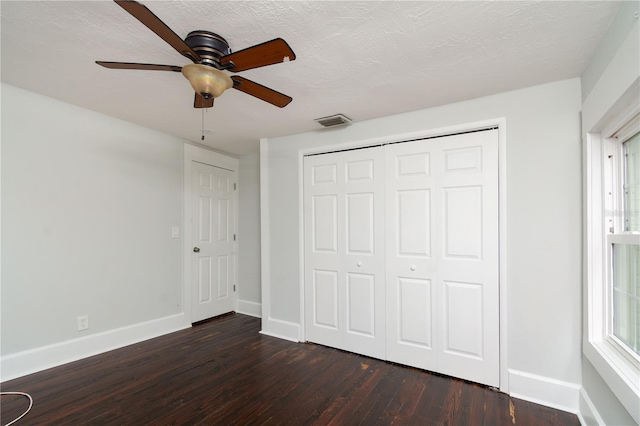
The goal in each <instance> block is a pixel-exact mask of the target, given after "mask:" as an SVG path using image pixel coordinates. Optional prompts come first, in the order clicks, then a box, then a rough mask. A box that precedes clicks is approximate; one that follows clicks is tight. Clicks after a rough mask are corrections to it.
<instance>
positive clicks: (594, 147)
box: [583, 102, 640, 423]
mask: <svg viewBox="0 0 640 426" xmlns="http://www.w3.org/2000/svg"><path fill="white" fill-rule="evenodd" d="M617 112H618V113H617V114H615V115H614V116H613V118H608V119H607V120H604V124H603V125H602V126H599V128H598V129H596V130H599V131H596V132H592V133H587V135H586V138H587V140H586V141H585V142H586V143H585V153H584V155H585V169H584V170H585V171H584V173H585V230H586V232H585V243H584V244H585V277H586V315H585V338H584V340H583V352H584V354H585V356H586V358H587V359H588V360H589V361H590V362H591V363H592V364H593V366H594V367H595V368H596V370H597V371H598V373H599V374H600V375H601V376H602V377H603V379H604V380H605V381H606V382H607V384H608V385H609V387H610V388H611V389H612V391H613V392H614V394H615V395H616V397H617V398H618V399H619V400H620V402H621V403H622V405H623V406H624V407H625V408H626V409H627V411H629V413H630V414H631V416H632V417H633V418H634V419H635V420H636V421H637V422H639V423H640V357H638V356H637V354H635V353H634V352H633V351H631V350H630V349H629V348H628V347H627V345H625V344H624V343H622V342H621V341H620V340H619V339H618V338H616V337H615V336H613V321H612V312H611V310H612V309H613V308H612V303H611V302H612V284H613V283H612V276H613V269H612V268H613V265H612V260H613V258H612V251H613V244H620V243H623V244H624V243H631V244H634V245H635V244H640V234H631V233H625V232H624V217H623V216H624V215H623V214H622V213H623V211H624V210H623V207H624V205H623V203H624V199H623V193H622V191H623V190H622V183H623V179H624V176H623V175H622V172H623V170H624V168H623V160H624V158H623V146H622V144H623V142H624V141H625V140H626V139H628V138H629V137H631V136H633V134H635V132H637V131H638V130H640V129H639V128H640V117H639V114H640V107H639V106H638V105H637V103H633V102H632V103H626V107H625V108H622V111H620V110H618V111H617Z"/></svg>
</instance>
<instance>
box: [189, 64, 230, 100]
mask: <svg viewBox="0 0 640 426" xmlns="http://www.w3.org/2000/svg"><path fill="white" fill-rule="evenodd" d="M182 74H183V75H184V76H185V77H186V78H187V80H189V83H191V87H193V90H195V91H196V93H199V94H200V95H202V97H204V98H205V99H209V98H217V97H218V96H220V95H222V93H224V91H225V90H227V89H229V88H231V87H232V86H233V80H231V77H229V76H228V75H227V74H225V73H224V72H222V71H220V70H218V69H216V68H213V67H210V66H207V65H202V64H189V65H185V66H183V67H182Z"/></svg>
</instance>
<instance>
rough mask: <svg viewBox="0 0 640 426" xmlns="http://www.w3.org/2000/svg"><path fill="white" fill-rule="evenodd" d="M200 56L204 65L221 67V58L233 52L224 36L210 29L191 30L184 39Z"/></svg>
mask: <svg viewBox="0 0 640 426" xmlns="http://www.w3.org/2000/svg"><path fill="white" fill-rule="evenodd" d="M184 41H185V43H187V45H188V46H189V47H190V48H192V49H193V50H194V51H195V52H196V53H197V54H198V55H200V58H202V61H201V63H202V64H203V65H209V66H212V67H215V68H217V69H221V68H222V67H221V65H220V58H221V57H222V56H226V55H228V54H230V53H231V49H230V48H229V43H227V40H225V39H224V38H223V37H221V36H219V35H218V34H215V33H212V32H210V31H203V30H198V31H191V32H190V33H189V34H188V35H187V38H186V39H185V40H184Z"/></svg>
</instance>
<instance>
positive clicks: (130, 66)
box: [96, 61, 182, 72]
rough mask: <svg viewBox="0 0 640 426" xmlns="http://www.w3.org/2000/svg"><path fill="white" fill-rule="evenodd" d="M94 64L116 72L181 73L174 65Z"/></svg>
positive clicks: (100, 62) (179, 68)
mask: <svg viewBox="0 0 640 426" xmlns="http://www.w3.org/2000/svg"><path fill="white" fill-rule="evenodd" d="M96 64H98V65H102V66H103V67H105V68H111V69H117V70H148V71H175V72H180V71H182V67H179V66H176V65H155V64H135V63H132V62H105V61H96Z"/></svg>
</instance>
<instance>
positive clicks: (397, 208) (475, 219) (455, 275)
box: [386, 130, 499, 386]
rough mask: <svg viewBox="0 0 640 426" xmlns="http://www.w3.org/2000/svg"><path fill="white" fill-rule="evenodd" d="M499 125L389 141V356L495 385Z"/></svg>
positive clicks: (387, 290) (497, 371) (497, 312)
mask: <svg viewBox="0 0 640 426" xmlns="http://www.w3.org/2000/svg"><path fill="white" fill-rule="evenodd" d="M497 147H498V135H497V131H496V130H492V131H483V132H477V133H468V134H463V135H455V136H449V137H445V138H437V139H429V140H424V141H416V142H407V143H401V144H394V145H389V146H387V152H386V176H387V182H386V188H387V192H386V232H387V249H386V253H387V267H386V292H387V309H386V312H387V325H388V328H387V359H389V360H391V361H395V362H400V363H403V364H407V365H411V366H415V367H418V368H424V369H427V370H431V371H436V372H438V373H443V374H447V375H449V376H454V377H460V378H463V379H465V380H471V381H474V382H478V383H484V384H488V385H491V386H498V385H499V358H498V356H499V340H498V339H499V328H498V326H499V298H498V296H499V288H498V164H497V161H498V152H497Z"/></svg>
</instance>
